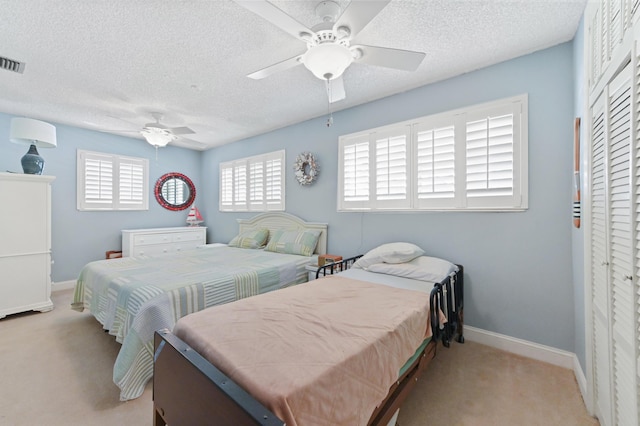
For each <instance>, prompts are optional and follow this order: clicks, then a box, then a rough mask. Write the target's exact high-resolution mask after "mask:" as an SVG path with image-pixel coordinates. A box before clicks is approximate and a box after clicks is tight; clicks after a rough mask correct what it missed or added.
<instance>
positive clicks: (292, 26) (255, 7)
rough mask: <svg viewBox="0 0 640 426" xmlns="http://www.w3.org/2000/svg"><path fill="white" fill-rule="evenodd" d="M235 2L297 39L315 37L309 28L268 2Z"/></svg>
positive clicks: (251, 0)
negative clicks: (305, 36)
mask: <svg viewBox="0 0 640 426" xmlns="http://www.w3.org/2000/svg"><path fill="white" fill-rule="evenodd" d="M235 2H236V3H238V4H239V5H240V6H242V7H244V8H245V9H247V10H249V11H251V12H253V13H255V14H256V15H258V16H260V17H261V18H263V19H266V20H267V21H269V22H271V23H272V24H273V25H275V26H276V27H278V28H280V29H282V30H283V31H285V32H287V33H289V34H291V35H292V36H294V37H295V38H297V39H300V40H302V41H305V40H304V39H302V34H308V35H309V36H311V35H313V31H311V30H310V29H309V28H307V27H306V26H304V25H302V24H301V23H300V22H298V21H296V20H295V19H293V18H292V17H291V16H289V15H287V14H286V13H284V12H283V11H282V10H281V9H279V8H277V7H276V6H275V5H273V4H272V3H269V2H268V1H266V0H235Z"/></svg>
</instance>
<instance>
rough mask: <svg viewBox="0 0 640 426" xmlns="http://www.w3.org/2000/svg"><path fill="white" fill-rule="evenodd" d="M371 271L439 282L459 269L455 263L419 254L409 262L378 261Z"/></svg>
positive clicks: (371, 267) (369, 269) (370, 267)
mask: <svg viewBox="0 0 640 426" xmlns="http://www.w3.org/2000/svg"><path fill="white" fill-rule="evenodd" d="M367 270H368V271H369V272H377V273H380V274H387V275H395V276H398V277H404V278H412V279H414V280H419V281H428V282H431V283H437V282H440V281H442V280H444V279H445V278H446V277H447V276H449V274H451V273H452V272H456V271H458V267H457V266H456V265H454V264H453V263H451V262H449V261H447V260H444V259H440V258H437V257H430V256H419V257H416V258H415V259H413V260H412V261H410V262H407V263H395V264H391V263H376V264H374V265H371V266H369V268H368V269H367Z"/></svg>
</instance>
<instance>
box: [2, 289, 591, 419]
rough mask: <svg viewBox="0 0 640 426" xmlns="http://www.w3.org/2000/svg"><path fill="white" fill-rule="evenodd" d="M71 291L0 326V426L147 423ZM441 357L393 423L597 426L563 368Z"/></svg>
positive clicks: (147, 412)
mask: <svg viewBox="0 0 640 426" xmlns="http://www.w3.org/2000/svg"><path fill="white" fill-rule="evenodd" d="M71 298H72V292H71V290H67V291H61V292H58V293H54V295H53V302H54V305H55V309H54V310H53V311H52V312H47V313H24V314H18V315H11V316H8V317H6V318H5V319H2V320H0V425H7V426H14V425H16V426H17V425H29V426H31V425H45V424H46V425H54V426H57V425H65V426H66V425H91V426H94V425H96V426H100V425H105V426H106V425H110V426H111V425H144V426H149V425H151V424H152V402H151V397H152V389H151V384H149V385H148V386H147V389H146V390H145V392H144V394H143V395H142V396H141V397H140V398H138V399H136V400H133V401H128V402H124V403H123V402H119V401H118V395H119V391H118V388H117V387H116V386H115V385H114V384H113V381H112V378H111V376H112V368H113V363H114V361H115V358H116V355H117V353H118V349H119V347H120V345H119V344H118V343H116V342H115V340H114V338H113V337H112V336H109V335H108V334H106V333H104V332H103V331H102V327H101V326H100V324H98V322H97V321H96V320H95V319H94V318H93V317H92V316H91V315H90V314H88V313H86V312H85V313H79V312H76V311H72V310H71V309H70V307H69V304H70V302H71ZM439 350H440V352H439V354H438V356H437V357H436V359H435V360H434V361H433V362H432V364H431V366H430V367H429V369H428V370H427V371H426V373H425V375H424V376H423V377H422V379H421V380H420V381H419V382H418V385H417V386H416V388H415V389H414V391H413V393H412V395H411V396H410V397H409V399H408V400H407V401H406V403H405V405H404V407H403V408H402V410H401V411H400V417H399V421H398V423H399V425H400V426H423V425H433V426H449V425H473V426H476V425H477V426H483V425H544V426H549V425H597V424H598V422H597V421H596V420H594V419H592V418H590V417H588V416H587V414H586V411H585V408H584V404H583V403H582V400H581V397H580V394H579V391H578V386H577V384H576V382H575V379H574V377H573V373H572V372H571V371H569V370H566V369H562V368H558V367H554V366H551V365H548V364H544V363H541V362H536V361H532V360H529V359H527V358H522V357H518V356H515V355H511V354H508V353H505V352H502V351H498V350H495V349H492V348H489V347H486V346H483V345H479V344H477V343H473V342H467V343H465V344H464V345H460V344H458V343H454V344H453V345H452V347H451V348H450V349H445V348H441V349H440V348H439Z"/></svg>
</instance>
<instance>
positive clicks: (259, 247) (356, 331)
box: [72, 213, 463, 426]
mask: <svg viewBox="0 0 640 426" xmlns="http://www.w3.org/2000/svg"><path fill="white" fill-rule="evenodd" d="M238 222H239V225H240V226H239V233H238V237H236V238H234V239H233V240H232V241H231V242H230V243H229V244H228V245H223V244H210V245H206V246H203V247H202V248H198V249H194V250H190V251H185V252H182V253H179V254H174V255H169V256H158V257H155V258H146V257H138V258H122V259H113V260H104V261H97V262H92V263H90V264H88V265H87V266H86V267H85V268H84V269H83V270H82V272H81V274H80V276H79V278H78V283H77V285H76V290H75V293H74V302H73V304H72V307H73V308H74V309H76V310H80V311H81V310H83V309H85V308H86V309H89V311H90V312H91V313H92V314H93V315H94V316H95V317H96V319H97V320H98V321H99V322H100V323H101V324H102V325H103V328H104V329H105V330H107V331H108V332H109V333H110V334H112V335H114V336H115V337H116V340H117V341H118V342H120V343H122V348H121V350H120V352H119V354H118V357H117V359H116V363H115V365H114V382H115V383H116V384H117V385H118V387H119V388H120V390H121V393H120V399H121V400H128V399H133V398H136V397H138V396H140V395H141V394H142V392H143V391H144V387H145V385H146V383H147V382H148V380H149V379H150V378H151V377H153V380H154V383H153V399H154V424H155V425H157V426H159V425H165V424H192V425H200V424H201V425H208V424H216V425H244V424H247V425H253V424H261V425H284V424H287V425H289V426H295V425H309V424H313V425H316V424H317V425H323V424H326V425H329V424H331V425H360V424H362V425H365V424H376V425H386V424H393V423H394V422H395V420H394V419H395V416H397V412H398V408H399V406H400V404H401V403H402V401H403V399H404V398H405V397H406V395H407V394H408V393H409V391H410V390H411V388H412V387H413V384H414V383H415V381H416V380H417V379H418V377H419V375H420V373H421V371H422V370H423V369H424V368H425V367H426V365H428V363H429V361H430V360H431V359H432V358H433V356H435V351H436V346H437V343H438V342H439V341H442V343H443V344H444V346H448V345H449V341H450V339H451V338H452V337H453V336H454V335H457V336H458V341H459V342H462V341H463V338H462V318H463V315H462V309H463V271H462V266H460V265H453V264H451V263H450V262H447V261H444V260H442V259H437V258H432V257H428V256H424V252H423V251H422V250H421V249H420V248H419V247H416V246H414V245H412V244H408V243H392V244H386V245H383V246H380V247H378V248H376V249H374V250H371V251H369V252H368V253H367V254H365V255H364V256H358V257H356V258H352V259H347V260H345V261H343V262H340V263H338V264H334V265H329V266H327V267H326V268H323V269H321V270H319V271H318V276H319V278H320V279H316V280H314V281H311V282H309V283H307V284H304V285H300V286H298V285H296V284H299V283H303V282H306V281H307V276H308V274H307V270H306V267H307V266H308V265H309V264H310V263H312V262H313V258H312V257H310V255H312V254H323V253H325V252H326V246H327V226H326V225H324V224H317V223H307V222H304V221H302V220H301V219H299V218H296V217H295V216H291V215H289V214H286V213H284V214H283V213H265V214H261V215H257V216H256V217H254V218H253V219H251V220H239V221H238ZM262 237H265V239H266V238H267V237H268V240H261V239H262ZM265 244H266V245H265ZM292 253H295V254H292ZM334 272H339V273H337V274H335V275H333V273H334ZM327 273H329V276H326V277H322V276H323V275H326V274H327ZM273 290H278V291H273ZM249 296H252V297H249ZM210 307H211V309H205V308H210Z"/></svg>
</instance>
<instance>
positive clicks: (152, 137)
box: [140, 112, 195, 148]
mask: <svg viewBox="0 0 640 426" xmlns="http://www.w3.org/2000/svg"><path fill="white" fill-rule="evenodd" d="M151 116H152V117H153V118H154V119H155V120H156V121H155V123H147V124H145V125H144V127H143V128H142V130H140V134H142V136H143V137H144V138H145V140H146V141H147V142H148V143H149V144H151V145H153V146H155V147H156V148H158V147H160V148H162V147H165V146H167V144H168V143H169V142H173V141H175V140H176V139H178V136H180V135H190V134H193V133H195V132H194V131H193V130H191V129H190V128H188V127H167V126H165V125H163V124H161V123H160V120H162V113H159V112H152V113H151Z"/></svg>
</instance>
